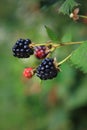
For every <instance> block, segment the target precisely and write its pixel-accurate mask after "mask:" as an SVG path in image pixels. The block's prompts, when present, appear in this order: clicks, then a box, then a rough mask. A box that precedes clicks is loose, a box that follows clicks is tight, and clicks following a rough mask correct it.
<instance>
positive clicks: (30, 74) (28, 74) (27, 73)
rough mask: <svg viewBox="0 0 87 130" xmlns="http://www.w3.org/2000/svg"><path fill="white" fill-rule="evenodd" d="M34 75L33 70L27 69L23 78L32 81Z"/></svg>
mask: <svg viewBox="0 0 87 130" xmlns="http://www.w3.org/2000/svg"><path fill="white" fill-rule="evenodd" d="M33 75H34V71H33V68H25V69H24V71H23V76H24V77H26V78H28V79H30V78H32V76H33Z"/></svg>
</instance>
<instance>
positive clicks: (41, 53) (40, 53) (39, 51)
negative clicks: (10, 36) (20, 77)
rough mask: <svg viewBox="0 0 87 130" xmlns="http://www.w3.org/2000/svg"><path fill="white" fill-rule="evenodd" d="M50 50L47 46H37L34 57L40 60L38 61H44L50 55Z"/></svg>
mask: <svg viewBox="0 0 87 130" xmlns="http://www.w3.org/2000/svg"><path fill="white" fill-rule="evenodd" d="M48 53H49V52H48V50H47V48H46V47H45V46H37V47H35V50H34V55H35V56H36V57H37V58H38V59H43V58H45V57H46V56H47V55H48Z"/></svg>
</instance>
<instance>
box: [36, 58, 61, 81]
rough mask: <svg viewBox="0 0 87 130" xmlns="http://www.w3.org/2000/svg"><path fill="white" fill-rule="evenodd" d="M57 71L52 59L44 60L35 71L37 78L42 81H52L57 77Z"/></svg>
mask: <svg viewBox="0 0 87 130" xmlns="http://www.w3.org/2000/svg"><path fill="white" fill-rule="evenodd" d="M58 71H59V69H58V68H57V67H56V65H55V63H54V59H52V58H46V59H44V60H43V61H42V62H41V64H40V65H39V66H38V68H37V69H36V73H37V76H38V77H39V78H40V79H42V80H47V79H53V78H54V77H56V76H57V74H58Z"/></svg>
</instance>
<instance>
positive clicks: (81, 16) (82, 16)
mask: <svg viewBox="0 0 87 130" xmlns="http://www.w3.org/2000/svg"><path fill="white" fill-rule="evenodd" d="M78 16H79V17H80V18H86V19H87V16H84V15H78Z"/></svg>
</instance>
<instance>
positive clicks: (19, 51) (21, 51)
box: [12, 39, 34, 58]
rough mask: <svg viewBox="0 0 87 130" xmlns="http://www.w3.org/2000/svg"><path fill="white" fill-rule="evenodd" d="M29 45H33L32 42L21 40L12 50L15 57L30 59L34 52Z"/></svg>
mask: <svg viewBox="0 0 87 130" xmlns="http://www.w3.org/2000/svg"><path fill="white" fill-rule="evenodd" d="M29 44H31V40H29V39H19V40H18V41H17V42H16V43H15V45H14V46H13V48H12V51H13V55H14V56H15V57H18V58H28V57H30V55H33V53H34V51H33V49H32V48H30V47H29Z"/></svg>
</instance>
